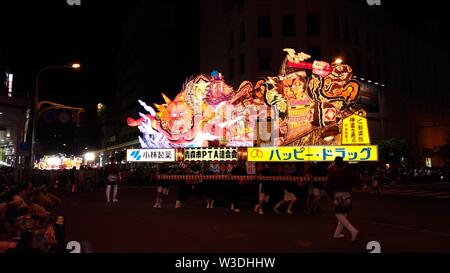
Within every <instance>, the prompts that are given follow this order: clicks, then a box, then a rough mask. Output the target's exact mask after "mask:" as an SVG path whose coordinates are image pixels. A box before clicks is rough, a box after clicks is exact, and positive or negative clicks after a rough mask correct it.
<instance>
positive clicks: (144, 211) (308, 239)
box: [63, 184, 450, 253]
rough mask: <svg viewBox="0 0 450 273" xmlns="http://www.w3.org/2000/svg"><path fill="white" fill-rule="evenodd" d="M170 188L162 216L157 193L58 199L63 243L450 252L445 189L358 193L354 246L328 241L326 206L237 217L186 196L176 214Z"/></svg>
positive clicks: (449, 194) (127, 191)
mask: <svg viewBox="0 0 450 273" xmlns="http://www.w3.org/2000/svg"><path fill="white" fill-rule="evenodd" d="M175 194H176V190H175V188H173V189H172V190H171V193H170V195H169V198H168V200H166V202H165V204H164V208H163V209H154V208H153V207H152V206H153V202H154V197H155V188H152V187H121V188H120V190H119V202H118V203H111V204H107V203H106V201H105V197H104V191H103V189H98V190H97V191H95V192H89V193H86V194H83V195H75V196H72V195H66V196H65V197H64V198H63V202H64V208H63V210H64V214H65V219H66V234H67V239H68V240H75V241H79V242H81V243H82V245H83V251H84V252H120V253H123V252H146V253H148V252H150V253H156V252H157V253H180V252H189V253H210V252H213V253H237V252H239V253H253V252H257V253H264V252H271V253H286V252H289V253H292V252H294V253H305V252H313V253H318V252H319V253H329V252H369V251H368V250H367V249H366V245H367V243H368V242H370V241H377V242H379V243H380V245H381V252H395V253H398V252H408V253H410V252H417V253H422V252H450V217H448V215H449V210H450V185H441V184H437V185H420V186H398V187H385V188H383V194H382V195H376V194H373V193H365V192H356V193H355V194H354V212H353V213H352V214H351V221H352V222H353V223H354V225H355V226H356V227H357V228H358V229H359V230H360V236H359V238H358V240H357V241H356V242H351V241H350V239H349V237H350V235H349V234H348V233H347V234H346V238H344V239H333V238H332V235H333V232H334V228H335V226H336V220H335V218H334V215H333V211H332V207H331V204H330V202H328V201H327V200H324V201H323V204H322V206H323V207H324V211H323V212H322V213H321V214H319V215H310V214H306V213H303V212H301V211H299V210H297V211H296V213H295V214H294V215H287V214H280V215H277V214H275V213H273V211H272V210H271V208H270V207H268V208H266V209H265V211H266V214H265V215H258V214H255V213H254V212H253V211H252V206H251V205H252V204H250V203H248V204H247V207H244V208H242V211H241V212H240V213H234V212H231V211H230V210H229V209H227V208H225V206H224V204H222V205H223V206H221V207H220V202H218V205H219V207H217V208H215V209H206V208H205V207H204V204H205V200H201V199H198V198H196V197H194V196H191V197H190V199H189V200H188V202H187V207H186V208H182V209H174V208H173V207H174V203H175V202H174V200H175Z"/></svg>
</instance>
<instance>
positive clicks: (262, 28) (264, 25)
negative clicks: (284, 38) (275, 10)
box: [258, 16, 272, 37]
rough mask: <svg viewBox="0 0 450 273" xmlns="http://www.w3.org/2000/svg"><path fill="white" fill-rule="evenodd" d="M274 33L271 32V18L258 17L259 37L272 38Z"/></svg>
mask: <svg viewBox="0 0 450 273" xmlns="http://www.w3.org/2000/svg"><path fill="white" fill-rule="evenodd" d="M271 35H272V32H271V30H270V17H269V16H259V17H258V37H270V36H271Z"/></svg>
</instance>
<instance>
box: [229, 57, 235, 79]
mask: <svg viewBox="0 0 450 273" xmlns="http://www.w3.org/2000/svg"><path fill="white" fill-rule="evenodd" d="M229 69H230V71H229V73H230V74H229V77H230V80H232V79H233V78H234V59H232V58H230V59H229Z"/></svg>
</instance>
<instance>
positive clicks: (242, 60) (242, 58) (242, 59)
mask: <svg viewBox="0 0 450 273" xmlns="http://www.w3.org/2000/svg"><path fill="white" fill-rule="evenodd" d="M239 64H240V74H241V75H243V74H245V54H244V53H241V55H240V56H239Z"/></svg>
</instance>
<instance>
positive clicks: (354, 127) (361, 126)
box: [342, 114, 370, 145]
mask: <svg viewBox="0 0 450 273" xmlns="http://www.w3.org/2000/svg"><path fill="white" fill-rule="evenodd" d="M347 144H351V145H355V144H356V145H358V144H370V137H369V126H368V125H367V119H366V118H365V117H363V116H360V115H358V114H354V115H351V116H349V117H346V118H344V120H343V121H342V145H347Z"/></svg>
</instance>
